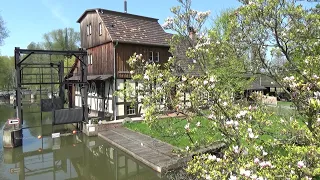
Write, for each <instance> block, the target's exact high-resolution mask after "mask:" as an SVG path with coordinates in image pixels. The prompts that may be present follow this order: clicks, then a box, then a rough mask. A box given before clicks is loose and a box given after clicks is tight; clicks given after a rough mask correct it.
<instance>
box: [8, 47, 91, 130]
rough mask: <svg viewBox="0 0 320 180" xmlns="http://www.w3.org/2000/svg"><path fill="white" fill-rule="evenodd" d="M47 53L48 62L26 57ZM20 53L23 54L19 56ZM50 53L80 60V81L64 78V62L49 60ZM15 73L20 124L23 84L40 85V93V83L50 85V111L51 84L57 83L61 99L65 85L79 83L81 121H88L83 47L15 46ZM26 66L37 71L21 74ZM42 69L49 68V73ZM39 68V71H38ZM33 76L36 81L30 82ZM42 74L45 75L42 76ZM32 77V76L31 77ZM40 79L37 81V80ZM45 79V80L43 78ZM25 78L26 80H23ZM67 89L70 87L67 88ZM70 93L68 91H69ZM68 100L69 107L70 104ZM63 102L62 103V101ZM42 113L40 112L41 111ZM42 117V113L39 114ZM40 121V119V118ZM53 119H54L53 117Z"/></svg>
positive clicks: (85, 56) (65, 76)
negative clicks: (60, 48)
mask: <svg viewBox="0 0 320 180" xmlns="http://www.w3.org/2000/svg"><path fill="white" fill-rule="evenodd" d="M36 54H38V55H49V56H50V63H42V62H41V63H39V62H28V58H29V57H30V56H31V55H36ZM21 55H25V56H24V57H23V58H21ZM51 55H62V56H65V57H72V56H74V57H75V58H76V60H77V61H79V62H80V72H81V77H80V81H78V82H71V81H68V80H66V79H67V77H68V76H70V74H67V75H65V74H64V69H65V68H64V62H63V61H60V62H59V63H56V62H55V63H53V62H51ZM14 57H15V75H16V116H17V118H19V119H20V121H21V124H22V125H23V109H22V93H21V92H22V91H21V90H22V89H24V86H32V85H38V86H40V94H41V85H51V95H52V96H51V99H52V112H53V113H54V111H55V105H54V98H53V94H54V92H53V86H54V85H59V98H60V99H62V100H63V102H64V98H65V89H66V87H69V86H73V85H75V84H81V99H82V113H83V116H82V120H81V121H85V122H87V121H88V104H87V99H88V93H87V92H88V80H87V74H88V68H87V51H86V50H84V49H79V50H78V51H54V50H30V49H20V48H19V47H16V48H15V54H14ZM27 68H38V69H39V73H38V74H37V73H29V74H28V73H26V74H23V70H24V69H27ZM43 69H50V73H43ZM40 70H41V71H40ZM54 71H56V72H55V73H58V77H59V78H58V79H53V73H54ZM30 76H35V77H36V82H30V78H29V79H28V78H25V77H30ZM44 76H46V77H45V78H44ZM31 79H32V78H31ZM38 79H39V80H40V82H38V81H37V80H38ZM44 79H45V80H46V81H45V82H44V81H43V80H44ZM26 80H27V82H25V81H26ZM68 91H70V89H69V88H68ZM69 93H70V92H69ZM70 103H71V102H70V101H69V108H71V107H72V106H70ZM63 104H64V103H63ZM41 113H42V112H41ZM41 117H42V114H41ZM41 121H42V119H41ZM53 121H54V119H53Z"/></svg>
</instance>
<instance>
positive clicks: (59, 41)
mask: <svg viewBox="0 0 320 180" xmlns="http://www.w3.org/2000/svg"><path fill="white" fill-rule="evenodd" d="M43 40H44V41H43V43H42V45H43V48H44V49H46V50H77V49H78V48H79V42H80V33H79V32H76V31H74V29H73V28H65V29H57V30H53V31H51V32H49V33H46V34H44V35H43Z"/></svg>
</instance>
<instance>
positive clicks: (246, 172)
mask: <svg viewBox="0 0 320 180" xmlns="http://www.w3.org/2000/svg"><path fill="white" fill-rule="evenodd" d="M240 175H242V176H245V177H250V175H251V171H250V170H245V169H243V168H240Z"/></svg>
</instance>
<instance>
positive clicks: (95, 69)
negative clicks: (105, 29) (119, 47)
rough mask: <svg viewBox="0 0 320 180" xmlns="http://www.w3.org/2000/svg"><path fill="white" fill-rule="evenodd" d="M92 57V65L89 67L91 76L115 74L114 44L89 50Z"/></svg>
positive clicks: (110, 43)
mask: <svg viewBox="0 0 320 180" xmlns="http://www.w3.org/2000/svg"><path fill="white" fill-rule="evenodd" d="M87 51H88V54H90V55H92V64H89V65H88V74H89V75H107V74H113V58H114V56H113V54H114V49H113V43H112V42H109V43H106V44H102V45H100V46H96V47H93V48H90V49H88V50H87Z"/></svg>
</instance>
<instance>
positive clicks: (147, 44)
mask: <svg viewBox="0 0 320 180" xmlns="http://www.w3.org/2000/svg"><path fill="white" fill-rule="evenodd" d="M113 42H118V43H122V44H136V45H146V46H157V47H170V45H169V44H152V43H139V42H131V41H122V40H113Z"/></svg>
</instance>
